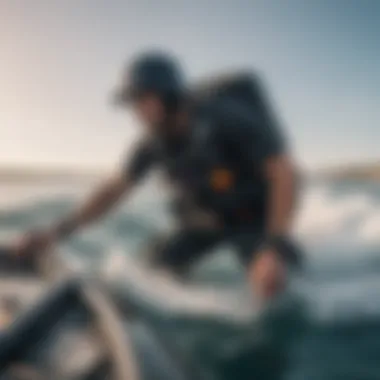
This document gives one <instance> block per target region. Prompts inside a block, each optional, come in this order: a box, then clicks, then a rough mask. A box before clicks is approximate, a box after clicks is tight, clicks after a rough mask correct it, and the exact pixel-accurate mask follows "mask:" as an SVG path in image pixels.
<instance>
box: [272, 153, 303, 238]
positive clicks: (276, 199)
mask: <svg viewBox="0 0 380 380" xmlns="http://www.w3.org/2000/svg"><path fill="white" fill-rule="evenodd" d="M268 182H269V203H268V215H267V233H268V234H269V235H271V236H281V235H287V234H288V233H289V231H290V229H291V227H292V221H293V211H294V204H295V194H296V171H295V168H294V166H293V164H292V163H291V161H290V160H289V159H288V158H280V159H274V160H273V161H272V162H270V163H269V165H268Z"/></svg>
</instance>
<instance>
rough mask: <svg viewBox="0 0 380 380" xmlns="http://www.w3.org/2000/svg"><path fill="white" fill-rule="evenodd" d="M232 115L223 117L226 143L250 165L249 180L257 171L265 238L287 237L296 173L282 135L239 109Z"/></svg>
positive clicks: (262, 119) (266, 120) (258, 118)
mask: <svg viewBox="0 0 380 380" xmlns="http://www.w3.org/2000/svg"><path fill="white" fill-rule="evenodd" d="M232 111H235V112H232ZM232 111H231V112H229V118H227V117H226V119H229V120H228V124H229V125H230V128H227V130H228V131H229V134H228V135H229V141H230V143H232V144H233V146H234V148H235V149H236V152H237V153H238V155H239V156H240V159H241V160H243V161H244V162H245V163H247V162H248V163H249V162H251V164H252V176H253V175H254V173H253V172H254V171H255V172H256V174H255V175H257V172H258V171H259V172H260V173H261V174H260V176H262V178H263V179H264V181H265V182H266V187H267V191H268V194H267V202H268V204H267V208H266V210H267V215H266V233H267V236H268V237H269V238H271V237H276V236H283V235H287V234H288V233H289V231H290V228H291V222H292V216H293V211H294V206H295V198H296V192H297V173H296V169H295V165H294V163H293V159H292V157H291V155H290V153H289V148H288V144H287V141H286V139H285V138H284V136H283V131H282V130H280V129H279V128H278V126H277V123H276V125H274V123H271V122H270V120H269V119H267V118H260V117H259V116H258V115H254V114H252V113H251V112H244V110H243V109H241V110H240V112H238V110H237V109H235V110H232Z"/></svg>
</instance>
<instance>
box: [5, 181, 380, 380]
mask: <svg viewBox="0 0 380 380" xmlns="http://www.w3.org/2000/svg"><path fill="white" fill-rule="evenodd" d="M90 189H91V186H90V184H70V183H54V184H47V183H45V184H41V183H28V184H25V183H24V184H15V183H14V184H11V183H8V184H5V185H4V184H2V185H1V187H0V210H1V211H0V234H1V235H0V238H1V239H2V240H4V241H6V240H11V239H12V238H14V237H16V236H18V235H19V234H20V233H21V232H22V231H25V230H28V229H30V228H35V227H40V226H44V225H49V223H51V222H52V221H53V220H55V219H56V218H57V217H59V216H61V215H65V214H66V213H67V212H68V211H69V210H70V209H71V208H72V207H73V205H74V204H75V203H76V202H77V201H78V200H80V199H81V198H83V197H84V195H85V194H86V193H87V192H89V191H90ZM154 189H155V188H151V189H147V190H145V192H144V193H143V194H142V195H141V196H140V197H139V196H137V197H135V198H134V199H133V200H132V202H131V204H130V205H126V204H123V205H122V207H121V208H120V209H119V210H118V211H117V212H115V213H113V214H112V215H110V216H109V217H108V218H107V220H106V221H104V222H103V223H101V224H98V225H96V226H94V227H92V228H90V229H88V230H87V231H85V232H84V233H82V234H80V235H79V236H77V237H75V239H73V240H72V241H70V242H68V243H67V244H65V245H64V246H62V247H61V249H62V251H63V252H64V254H65V255H66V257H67V258H68V259H70V258H72V257H77V258H80V259H82V260H84V261H85V262H86V263H88V264H90V263H92V264H93V265H96V263H97V262H100V261H101V260H102V259H103V258H104V256H105V255H107V254H109V253H110V252H112V251H114V250H115V249H117V250H119V251H120V250H121V251H123V252H125V254H130V255H131V254H137V253H138V252H139V251H140V250H141V249H143V248H144V244H146V243H147V241H148V240H149V239H150V238H152V237H154V236H155V235H157V234H158V233H160V232H162V231H163V230H166V229H168V228H170V225H171V224H172V222H173V221H172V220H171V219H170V217H169V216H168V215H167V214H166V211H165V210H166V208H165V199H162V197H161V196H159V197H158V196H157V194H156V193H155V190H154ZM296 233H297V235H298V237H299V238H300V240H301V241H302V242H303V244H304V245H305V247H306V252H307V265H306V268H305V272H304V273H303V275H302V278H300V279H298V280H297V281H298V285H297V281H296V284H295V286H296V287H298V290H299V293H300V294H301V295H302V297H304V299H305V300H306V304H307V317H305V315H304V314H302V313H301V312H300V310H293V311H291V312H290V313H289V312H288V313H287V314H286V315H283V316H281V314H279V315H276V318H274V320H275V321H274V322H273V323H272V322H271V320H270V318H269V319H268V320H267V321H266V326H265V327H263V331H266V332H267V333H268V336H267V337H266V338H265V339H264V342H263V344H262V345H259V346H257V345H255V346H254V347H253V348H252V349H251V350H247V355H249V358H250V359H249V360H245V361H244V360H240V359H239V360H237V361H236V362H234V361H232V362H230V363H229V367H226V368H224V369H223V373H224V374H225V376H227V375H228V373H231V376H232V377H230V378H236V379H238V378H239V376H238V373H243V372H244V370H245V369H246V370H248V368H246V366H247V364H246V363H250V364H251V365H253V367H254V368H253V369H252V368H249V370H252V371H253V372H252V373H254V374H255V377H252V378H255V379H287V380H304V379H307V380H314V379H315V380H340V379H342V380H343V379H344V380H378V379H380V253H379V252H380V251H379V248H380V185H379V184H376V183H354V182H351V183H350V182H345V183H334V184H333V183H323V182H322V183H315V184H313V185H310V186H308V187H307V189H305V194H304V201H303V203H302V207H301V208H300V212H299V218H298V222H297V226H296ZM94 263H95V264H94ZM194 281H195V282H199V283H201V282H202V283H203V282H209V283H213V284H216V283H218V284H219V285H218V286H224V287H227V288H229V287H231V288H232V287H238V286H241V284H242V283H243V282H244V277H243V275H242V273H241V271H240V269H239V267H238V265H237V264H236V263H235V262H234V259H233V256H232V255H230V254H229V252H228V250H222V251H219V252H217V253H216V254H215V255H213V256H212V257H210V259H209V260H208V261H207V262H205V263H203V264H202V265H201V266H200V267H199V268H198V270H197V271H196V273H195V274H194ZM271 323H272V324H271ZM173 328H174V327H173ZM203 349H204V350H206V351H207V349H208V348H207V347H206V346H205V347H204V348H203ZM197 350H198V351H201V350H202V348H201V347H198V348H197ZM202 355H203V356H207V352H206V353H202ZM243 356H244V355H243ZM220 365H222V364H220ZM232 374H233V375H232ZM226 378H227V377H226ZM241 378H244V376H243V375H242V376H241ZM248 378H251V377H248Z"/></svg>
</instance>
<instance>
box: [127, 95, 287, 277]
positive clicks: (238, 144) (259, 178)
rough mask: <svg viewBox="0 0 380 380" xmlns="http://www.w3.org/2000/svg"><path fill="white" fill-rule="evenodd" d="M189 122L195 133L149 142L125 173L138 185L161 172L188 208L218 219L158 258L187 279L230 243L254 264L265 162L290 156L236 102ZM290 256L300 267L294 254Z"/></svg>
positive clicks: (214, 104) (210, 107)
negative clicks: (155, 170)
mask: <svg viewBox="0 0 380 380" xmlns="http://www.w3.org/2000/svg"><path fill="white" fill-rule="evenodd" d="M190 120H191V121H190V128H189V130H188V133H186V134H184V135H182V136H177V137H175V138H173V137H172V138H166V139H164V138H160V139H159V140H157V139H150V140H146V141H144V142H143V143H142V144H141V145H140V146H139V147H138V148H137V150H136V152H135V153H134V155H133V157H132V160H130V161H129V162H128V164H127V165H126V168H125V172H126V174H127V176H128V177H129V178H132V179H133V180H134V181H138V180H140V179H141V178H142V177H143V176H144V175H145V174H146V173H147V171H148V170H149V169H150V168H152V167H154V166H159V167H160V168H162V169H164V172H165V173H166V175H167V176H168V179H169V181H170V182H171V183H172V184H174V185H175V186H176V187H177V188H180V189H181V191H180V193H182V195H183V199H182V206H183V207H184V206H185V205H186V202H187V201H189V199H190V200H191V202H190V203H192V204H193V205H195V206H196V207H199V208H201V209H203V210H205V211H211V212H213V213H214V214H215V215H217V216H218V218H219V219H220V221H221V222H222V225H223V227H222V228H221V229H214V230H213V229H207V228H184V229H180V231H179V232H178V233H176V234H175V235H174V236H172V237H171V238H170V239H169V240H168V242H167V243H166V244H165V245H164V247H161V249H160V252H156V253H155V258H156V260H157V261H158V262H157V263H158V264H161V265H165V266H167V267H170V268H171V269H172V270H174V271H177V272H181V271H186V270H187V269H188V268H189V266H190V264H192V263H193V262H194V261H197V259H199V258H201V257H202V256H203V254H204V253H207V252H209V251H210V249H211V248H213V247H214V246H215V245H217V244H219V243H222V242H226V241H227V242H229V243H232V244H233V245H234V246H235V247H236V249H237V252H238V254H239V258H240V259H241V261H242V262H243V263H245V264H247V263H249V262H250V261H251V259H252V258H253V256H254V254H255V251H257V249H258V246H259V245H260V243H261V242H262V240H263V237H264V233H265V231H264V229H265V224H266V215H267V212H266V211H267V210H266V209H267V202H268V199H267V198H268V191H267V183H266V180H265V177H264V173H263V167H264V162H265V161H266V160H267V159H268V158H270V157H273V156H278V155H282V154H286V153H287V147H286V143H285V141H284V138H283V136H282V135H281V133H280V131H279V129H278V128H277V127H276V126H275V125H274V123H271V122H270V121H269V119H268V118H264V117H263V116H262V115H261V114H260V113H259V112H255V110H254V109H252V108H249V107H247V106H246V105H244V104H241V103H240V102H236V101H235V100H234V99H232V98H220V99H219V98H218V99H216V100H214V101H210V102H206V104H202V105H198V106H196V107H194V110H193V112H192V113H191V118H190ZM179 204H181V200H179ZM190 207H191V206H190ZM285 251H286V250H285ZM285 256H286V258H287V259H289V261H294V260H295V258H294V255H293V254H285Z"/></svg>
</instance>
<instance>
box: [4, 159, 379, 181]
mask: <svg viewBox="0 0 380 380" xmlns="http://www.w3.org/2000/svg"><path fill="white" fill-rule="evenodd" d="M109 173H112V169H109V168H105V167H101V168H94V167H91V168H83V167H82V168H79V169H78V168H72V167H48V168H46V167H27V166H18V167H16V166H14V167H12V166H4V167H1V166H0V182H8V183H9V182H17V183H24V182H35V181H44V182H50V181H75V182H78V181H79V182H82V181H83V182H86V181H91V180H96V179H99V178H102V177H105V176H107V174H108V175H109ZM301 173H303V174H304V175H305V177H307V178H310V179H311V178H314V179H321V180H332V181H344V180H352V181H355V180H360V181H379V182H380V160H379V162H375V163H370V164H350V165H340V166H334V167H331V168H324V169H319V170H305V171H301Z"/></svg>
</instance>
